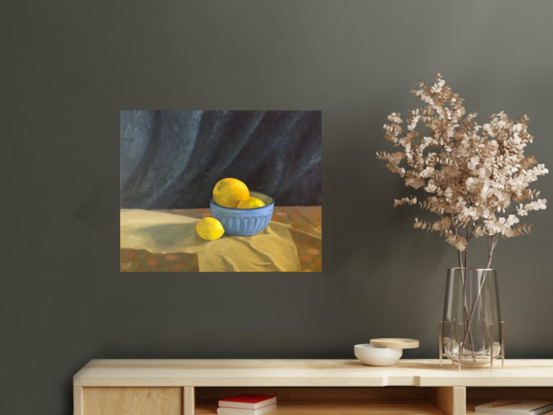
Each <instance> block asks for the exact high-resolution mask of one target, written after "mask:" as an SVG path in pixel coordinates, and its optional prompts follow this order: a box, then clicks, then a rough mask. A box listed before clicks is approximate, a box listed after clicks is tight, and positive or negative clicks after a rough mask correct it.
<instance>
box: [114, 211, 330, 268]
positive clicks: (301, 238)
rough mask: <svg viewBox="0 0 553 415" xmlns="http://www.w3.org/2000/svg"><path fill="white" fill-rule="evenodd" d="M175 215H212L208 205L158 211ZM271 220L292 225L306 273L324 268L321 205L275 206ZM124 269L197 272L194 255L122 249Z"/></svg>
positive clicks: (292, 233) (198, 216) (291, 230)
mask: <svg viewBox="0 0 553 415" xmlns="http://www.w3.org/2000/svg"><path fill="white" fill-rule="evenodd" d="M159 212H167V213H171V214H176V215H183V216H189V217H192V218H197V219H201V218H203V217H209V216H211V211H210V209H208V208H201V209H173V210H159ZM271 221H272V222H278V223H283V224H286V225H289V226H290V233H291V235H292V238H293V240H294V243H295V244H296V248H297V252H298V257H299V261H300V265H301V269H302V271H304V272H320V271H321V270H322V207H321V206H297V207H290V206H275V208H274V212H273V217H272V220H271ZM120 270H121V271H122V272H159V271H169V272H198V271H199V269H198V261H197V257H196V255H194V254H188V253H171V254H154V253H151V252H149V251H146V250H135V249H121V250H120Z"/></svg>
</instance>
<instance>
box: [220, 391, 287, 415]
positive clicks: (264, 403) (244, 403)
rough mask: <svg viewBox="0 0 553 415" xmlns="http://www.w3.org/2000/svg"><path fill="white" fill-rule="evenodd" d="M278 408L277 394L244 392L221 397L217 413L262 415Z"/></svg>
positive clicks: (221, 414)
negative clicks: (224, 397)
mask: <svg viewBox="0 0 553 415" xmlns="http://www.w3.org/2000/svg"><path fill="white" fill-rule="evenodd" d="M275 408H276V396H274V395H251V394H247V393H243V394H241V395H236V396H232V397H230V398H226V399H221V400H220V401H219V408H217V413H218V414H220V415H260V414H264V413H265V412H269V411H271V410H273V409H275Z"/></svg>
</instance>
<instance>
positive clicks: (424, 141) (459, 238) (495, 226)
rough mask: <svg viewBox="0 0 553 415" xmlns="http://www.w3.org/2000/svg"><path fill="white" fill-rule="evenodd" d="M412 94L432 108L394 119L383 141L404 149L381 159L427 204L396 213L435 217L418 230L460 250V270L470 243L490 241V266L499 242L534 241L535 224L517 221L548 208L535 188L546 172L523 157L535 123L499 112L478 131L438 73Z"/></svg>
mask: <svg viewBox="0 0 553 415" xmlns="http://www.w3.org/2000/svg"><path fill="white" fill-rule="evenodd" d="M418 86H419V89H417V90H413V91H411V93H412V94H413V95H415V96H416V97H417V99H419V100H421V101H423V102H425V103H426V106H425V107H424V108H422V109H415V110H412V111H409V115H408V117H407V120H403V119H402V118H401V114H400V113H395V112H394V113H392V114H390V115H389V116H388V121H389V122H390V123H389V124H385V125H384V130H385V138H386V139H387V140H388V141H391V142H392V143H394V146H395V147H401V148H402V149H403V151H397V152H394V153H387V152H377V156H378V158H379V159H381V160H386V161H387V162H388V163H387V164H386V167H388V169H389V170H390V171H392V172H393V173H397V174H399V175H400V176H401V177H403V178H404V179H405V185H406V186H409V187H412V188H413V189H421V190H422V192H423V195H424V197H423V198H422V200H420V201H418V202H417V198H416V197H415V196H411V197H405V198H403V199H399V200H395V201H394V207H395V206H400V205H404V204H410V205H412V204H415V203H418V204H419V206H420V207H421V208H422V209H425V210H428V211H429V212H432V213H435V214H436V215H438V216H439V220H436V221H435V222H433V223H431V222H428V221H425V220H422V221H419V219H418V218H416V219H415V224H414V227H415V228H420V229H423V230H427V231H435V232H439V233H440V235H441V236H443V237H444V238H445V240H446V242H447V243H449V244H451V245H453V246H455V248H457V250H458V251H459V255H458V256H459V266H460V267H461V268H463V260H462V255H461V252H463V251H464V253H465V259H464V267H466V263H467V259H468V257H467V255H468V243H469V241H470V240H471V238H473V237H474V238H479V237H483V236H486V237H487V239H488V264H487V267H486V268H489V267H490V264H491V260H492V255H493V251H494V249H495V246H496V244H497V241H498V239H499V237H503V238H513V237H516V236H520V235H523V234H529V233H530V229H531V225H526V223H524V224H521V223H520V220H519V217H522V216H527V215H528V212H530V211H534V210H541V209H545V208H546V203H547V201H546V200H545V199H539V192H537V191H536V190H532V189H529V188H528V187H529V185H530V184H531V183H533V182H535V181H536V180H537V179H538V176H543V175H544V174H546V173H548V170H547V169H546V168H545V166H544V165H543V164H538V163H537V161H536V159H535V158H534V156H529V157H525V156H524V149H525V147H526V146H527V144H528V143H531V142H532V141H533V139H534V136H532V135H530V134H529V133H528V131H527V122H528V121H529V118H528V117H527V116H526V115H525V116H523V117H521V118H518V119H517V120H516V122H515V121H513V120H511V119H509V117H507V115H506V114H505V113H504V112H503V111H501V112H500V113H498V114H493V115H492V116H490V121H489V123H486V124H484V125H483V126H480V125H478V124H477V122H476V121H475V118H476V115H477V114H476V113H469V114H467V113H466V110H465V108H464V107H463V101H464V100H463V99H462V98H460V97H459V95H458V94H456V93H453V92H452V91H451V89H450V87H449V86H447V85H446V83H445V81H444V80H443V79H442V76H441V75H440V74H438V75H437V76H436V78H435V82H434V83H433V84H432V85H426V84H425V83H424V82H422V81H419V83H418ZM419 122H422V123H423V124H424V125H425V126H426V127H427V129H428V130H429V132H430V133H429V135H428V136H423V134H422V130H417V126H418V125H419Z"/></svg>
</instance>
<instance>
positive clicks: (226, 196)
mask: <svg viewBox="0 0 553 415" xmlns="http://www.w3.org/2000/svg"><path fill="white" fill-rule="evenodd" d="M249 196H250V191H249V190H248V186H246V185H245V184H244V183H243V182H241V181H240V180H238V179H223V180H219V181H218V182H217V184H216V185H215V187H214V188H213V200H215V203H217V204H218V205H219V206H223V207H227V208H233V209H236V206H238V203H240V201H241V200H242V199H245V198H247V197H249Z"/></svg>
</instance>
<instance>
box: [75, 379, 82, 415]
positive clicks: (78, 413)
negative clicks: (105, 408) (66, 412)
mask: <svg viewBox="0 0 553 415" xmlns="http://www.w3.org/2000/svg"><path fill="white" fill-rule="evenodd" d="M73 415H83V388H82V387H81V386H75V387H73Z"/></svg>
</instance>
